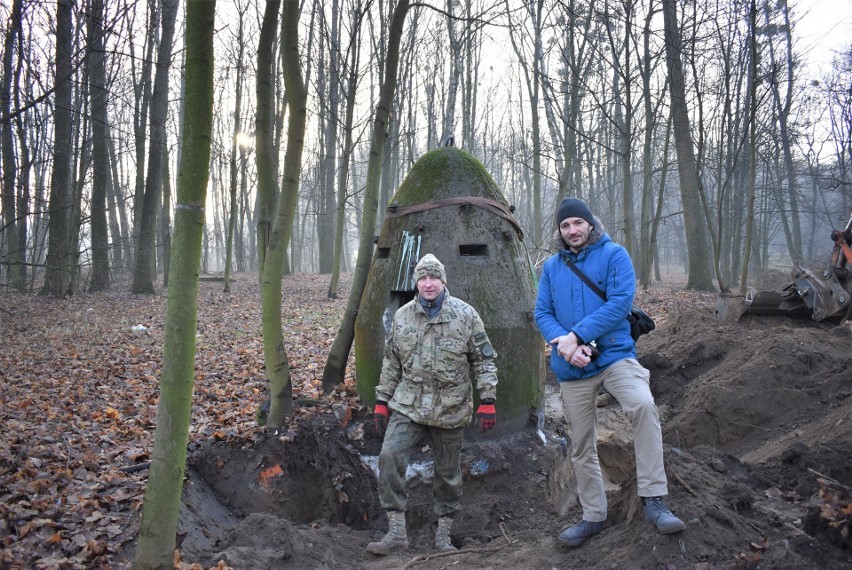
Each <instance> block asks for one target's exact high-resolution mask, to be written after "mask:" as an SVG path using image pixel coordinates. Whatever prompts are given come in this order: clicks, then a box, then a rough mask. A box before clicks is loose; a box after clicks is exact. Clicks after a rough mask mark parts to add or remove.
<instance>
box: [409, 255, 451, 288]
mask: <svg viewBox="0 0 852 570" xmlns="http://www.w3.org/2000/svg"><path fill="white" fill-rule="evenodd" d="M426 275H431V276H432V277H437V278H438V279H440V280H441V281H443V282H444V283H446V282H447V273H446V272H445V271H444V264H443V263H441V262H440V261H438V258H437V257H435V256H434V255H432V254H431V253H427V254H426V255H424V256H423V257H422V258H420V261H418V262H417V265H416V266H415V267H414V282H415V283H417V282H418V281H420V279H421V278H423V277H425V276H426Z"/></svg>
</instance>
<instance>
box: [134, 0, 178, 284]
mask: <svg viewBox="0 0 852 570" xmlns="http://www.w3.org/2000/svg"><path fill="white" fill-rule="evenodd" d="M162 9H163V13H162V24H161V26H162V37H161V38H160V47H159V49H158V50H157V71H156V73H155V74H154V91H153V92H152V94H151V120H150V127H149V132H150V140H149V151H148V169H147V175H146V177H145V196H144V198H143V200H142V212H141V214H140V215H141V218H142V219H141V221H140V225H139V242H138V243H137V244H136V255H135V259H134V261H135V264H134V272H133V285H132V289H131V290H132V292H133V293H137V294H138V293H148V294H153V293H154V273H155V264H154V255H155V251H154V243H155V241H156V240H155V237H156V225H157V204H158V203H159V198H160V193H161V189H162V185H163V147H164V145H165V143H166V119H167V118H168V112H169V69H170V68H171V64H172V47H173V44H174V33H175V20H176V19H177V9H178V2H177V0H162Z"/></svg>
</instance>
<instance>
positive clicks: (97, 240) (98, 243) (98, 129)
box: [86, 0, 112, 291]
mask: <svg viewBox="0 0 852 570" xmlns="http://www.w3.org/2000/svg"><path fill="white" fill-rule="evenodd" d="M87 21H88V36H89V40H88V54H87V59H86V64H87V66H88V76H89V97H90V99H91V106H92V145H93V148H92V199H91V213H90V217H91V227H92V280H91V283H90V285H89V289H90V290H91V291H101V290H103V289H106V288H107V287H108V286H109V281H110V275H109V232H108V229H107V215H106V207H107V195H108V194H110V192H111V189H110V186H111V184H112V180H111V178H110V176H111V173H110V165H109V147H108V142H109V117H108V116H107V103H108V98H107V90H106V69H105V64H104V26H103V23H104V2H103V0H90V5H89V14H88V19H87Z"/></svg>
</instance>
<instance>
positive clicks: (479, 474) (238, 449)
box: [181, 292, 852, 569]
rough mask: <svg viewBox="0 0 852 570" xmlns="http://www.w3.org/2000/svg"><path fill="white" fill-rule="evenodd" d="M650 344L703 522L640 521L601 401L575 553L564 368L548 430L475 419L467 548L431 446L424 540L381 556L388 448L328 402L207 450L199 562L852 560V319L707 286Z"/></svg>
mask: <svg viewBox="0 0 852 570" xmlns="http://www.w3.org/2000/svg"><path fill="white" fill-rule="evenodd" d="M639 300H640V301H642V302H643V304H645V305H646V306H650V307H654V308H655V309H656V312H655V311H653V310H652V311H651V312H652V314H654V315H655V317H656V318H657V321H658V328H657V330H656V331H654V332H653V333H651V334H650V335H648V336H645V337H643V338H642V339H641V340H640V342H639V352H640V360H641V361H642V363H643V364H644V365H645V366H646V367H648V368H649V369H650V370H651V373H652V388H653V390H654V392H655V396H656V399H657V403H658V406H659V408H660V411H661V415H662V417H663V420H664V422H663V430H664V434H663V435H664V441H665V444H666V448H665V453H666V468H667V471H668V474H669V487H670V495H669V504H670V506H671V507H672V509H673V510H674V512H675V513H677V514H678V515H679V516H680V517H681V518H683V519H684V520H685V521H686V522H687V530H686V531H685V532H683V533H681V534H679V535H673V536H662V535H660V534H658V533H657V532H656V531H655V530H654V529H653V528H652V527H651V525H649V524H648V523H646V522H645V521H644V520H643V519H642V516H641V510H640V508H639V507H640V505H639V501H638V498H637V495H636V480H635V476H634V459H633V450H632V446H631V443H630V428H629V424H628V423H627V422H626V420H625V419H624V417H623V416H622V415H621V413H620V411H619V409H618V404H617V403H616V402H614V401H610V399H609V398H607V396H606V395H603V396H602V397H601V398H600V400H599V418H600V422H601V426H602V428H601V430H600V432H601V441H600V445H599V448H600V455H601V459H602V462H603V464H604V468H605V471H606V473H607V477H608V483H609V491H608V493H609V499H610V508H609V523H608V527H607V529H606V530H605V531H604V532H603V533H601V534H600V535H598V536H596V537H594V538H593V539H592V540H590V541H589V542H587V543H586V544H585V545H583V546H581V547H580V548H577V549H568V548H565V547H562V546H560V545H559V543H558V542H557V541H556V535H557V534H558V533H559V532H560V531H561V530H562V529H563V528H564V527H566V526H568V525H569V524H571V523H573V522H574V521H576V520H577V519H578V518H579V516H580V513H581V510H580V507H579V506H578V505H577V503H576V498H575V496H574V494H573V492H572V491H571V470H570V462H569V461H568V460H567V457H566V456H567V445H566V438H567V437H568V436H569V434H567V433H566V430H565V424H564V421H563V420H562V417H561V410H560V407H559V402H558V399H557V398H556V396H555V394H556V388H555V386H554V385H553V381H552V379H551V380H549V385H548V398H547V402H546V406H545V412H546V413H545V423H544V431H543V434H544V436H545V438H544V440H542V438H541V436H540V435H539V433H538V432H537V428H536V425H535V422H534V421H532V420H531V422H530V424H529V426H527V428H526V429H524V430H522V431H514V432H512V433H507V432H506V431H501V430H500V429H499V423H498V429H497V430H496V431H495V432H494V433H489V434H485V435H481V434H478V433H476V432H473V431H472V432H470V434H469V437H468V438H467V440H466V444H465V450H464V454H463V463H464V469H465V488H464V505H463V509H462V511H461V513H460V515H459V517H458V519H457V521H456V524H455V526H454V528H453V532H452V535H453V536H452V538H453V542H454V543H455V544H456V546H458V547H459V548H460V549H461V550H460V551H459V552H457V553H453V554H450V555H437V553H436V552H435V551H434V548H433V541H434V526H435V523H434V520H433V517H432V514H431V487H430V484H431V483H430V481H431V480H430V477H429V473H428V460H429V452H428V449H426V448H424V450H423V451H422V453H420V454H419V456H418V457H417V458H416V459H417V463H418V466H422V467H424V470H421V471H418V472H416V473H414V474H413V475H412V478H411V480H410V489H411V500H410V507H409V512H408V520H407V522H408V531H409V538H410V547H409V549H408V550H405V551H401V552H398V553H396V554H393V555H390V556H387V557H375V556H373V555H370V554H369V553H367V552H366V550H365V546H366V544H367V542H369V541H371V540H376V539H378V538H379V537H381V535H382V532H383V531H384V530H385V529H386V528H387V527H386V524H387V523H386V519H385V517H384V515H383V513H382V511H381V508H380V507H379V505H378V499H377V493H376V478H375V474H374V473H373V471H372V470H371V468H370V467H368V466H367V463H369V460H368V459H367V460H365V458H367V457H369V456H371V455H372V456H374V455H375V454H376V453H377V452H378V449H379V447H380V441H379V439H378V437H377V436H376V435H375V434H374V433H373V431H372V428H371V425H370V421H369V420H370V416H369V410H367V409H366V408H363V407H361V408H356V409H352V410H349V411H352V412H353V415H352V416H351V419H350V418H349V415H348V411H347V409H338V410H337V413H321V414H318V415H315V416H312V417H310V418H309V419H306V420H305V421H303V422H302V423H300V424H299V425H298V426H297V427H296V428H295V429H293V431H292V432H290V433H288V434H284V435H280V434H269V433H267V434H264V435H261V436H260V437H258V438H256V439H255V440H254V441H253V442H251V443H249V444H245V443H243V444H241V445H239V446H237V445H230V444H227V443H224V442H220V443H216V444H213V445H208V446H203V447H202V448H200V449H199V450H197V451H196V452H195V453H194V454H192V456H191V459H190V463H191V465H190V470H189V473H190V476H189V479H188V482H187V485H186V488H185V493H184V510H183V514H182V519H181V529H182V530H181V532H182V533H186V537H185V539H184V540H183V542H182V545H181V554H182V557H183V560H185V561H196V562H199V563H201V564H202V565H203V566H204V567H213V566H216V564H217V563H220V561H224V563H225V564H226V565H227V566H230V567H233V568H282V567H287V568H343V567H346V568H402V567H409V568H412V567H413V568H435V569H437V568H446V567H450V566H455V567H463V568H702V569H703V568H817V567H820V568H829V567H830V568H852V550H850V547H852V539H850V536H849V531H850V529H849V526H850V518H852V508H850V507H849V506H848V505H849V503H848V501H849V499H850V496H849V494H850V487H852V461H851V460H850V458H852V384H850V370H852V352H851V351H850V346H852V330H850V328H849V326H848V324H847V325H844V326H842V327H837V328H820V327H814V326H803V325H802V323H798V322H785V321H783V320H775V321H769V320H767V319H763V321H761V322H758V321H755V320H751V321H748V322H747V323H725V322H720V321H718V320H716V319H715V318H714V316H713V304H712V300H711V299H710V297H709V296H700V295H695V296H693V297H692V298H691V302H690V303H689V304H690V305H691V308H688V309H679V310H678V312H679V314H676V315H675V314H671V313H666V311H665V306H667V307H671V306H672V305H671V304H670V303H669V304H665V306H664V305H663V304H660V303H659V299H655V298H654V294H653V292H652V293H643V294H640V295H639Z"/></svg>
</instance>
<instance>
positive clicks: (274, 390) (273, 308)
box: [261, 1, 308, 429]
mask: <svg viewBox="0 0 852 570" xmlns="http://www.w3.org/2000/svg"><path fill="white" fill-rule="evenodd" d="M281 38H282V52H283V60H284V65H283V67H284V70H283V75H284V88H285V89H286V90H287V101H288V107H289V110H290V116H289V119H288V124H287V129H288V132H287V150H286V152H285V154H284V179H283V183H282V188H281V197H280V198H279V200H278V207H277V210H276V215H275V220H274V221H273V224H272V232H271V233H270V235H269V249H268V251H267V253H266V263H265V265H264V268H263V282H262V284H261V306H262V313H263V314H262V320H263V358H264V361H265V363H266V377H267V378H268V380H269V393H270V395H269V398H270V406H269V415H268V418H267V422H268V425H269V427H270V428H273V429H277V428H279V427H281V426H282V425H284V420H285V418H286V417H287V416H288V415H289V414H290V412H291V411H292V409H293V397H292V394H293V386H292V384H291V382H290V364H289V362H288V359H287V349H286V347H285V346H284V332H283V326H282V323H281V297H282V293H281V279H282V277H283V274H284V259H285V254H284V252H286V251H287V245H288V242H289V239H288V237H289V235H290V232H291V230H292V227H293V215H294V213H295V211H296V201H297V199H298V196H299V177H300V176H301V172H302V151H303V150H304V146H305V141H304V138H305V125H306V121H307V99H308V93H307V90H306V88H305V80H304V78H303V76H302V70H301V65H300V63H299V3H298V2H290V1H288V2H284V13H283V15H282V18H281Z"/></svg>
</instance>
